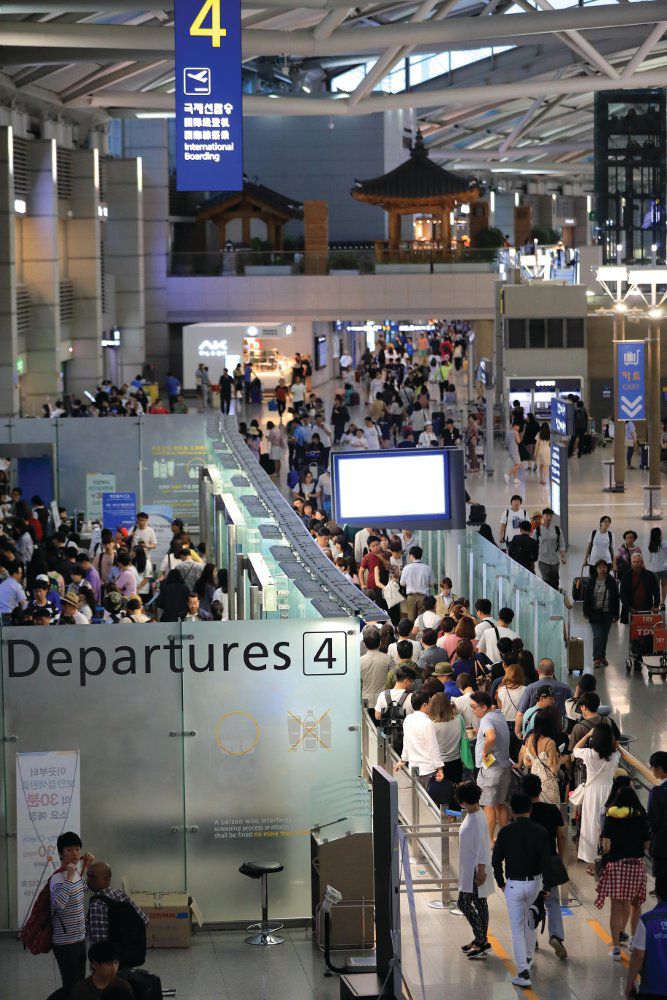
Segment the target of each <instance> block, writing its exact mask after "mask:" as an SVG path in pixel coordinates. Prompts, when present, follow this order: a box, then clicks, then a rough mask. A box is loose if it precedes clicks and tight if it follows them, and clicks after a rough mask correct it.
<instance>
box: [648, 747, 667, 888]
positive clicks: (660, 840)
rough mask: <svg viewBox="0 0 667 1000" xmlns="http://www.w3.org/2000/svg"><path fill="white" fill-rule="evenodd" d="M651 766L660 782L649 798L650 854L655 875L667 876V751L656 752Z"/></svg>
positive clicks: (652, 757)
mask: <svg viewBox="0 0 667 1000" xmlns="http://www.w3.org/2000/svg"><path fill="white" fill-rule="evenodd" d="M649 765H650V767H651V770H652V771H653V774H654V776H655V778H656V779H657V780H658V781H659V782H660V784H659V785H656V786H655V788H652V789H651V791H650V792H649V796H648V821H649V826H650V828H651V847H650V853H651V858H652V859H653V874H654V875H655V877H656V878H657V877H658V876H659V875H667V751H666V750H656V752H655V753H652V754H651V756H650V758H649Z"/></svg>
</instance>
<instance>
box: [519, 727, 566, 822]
mask: <svg viewBox="0 0 667 1000" xmlns="http://www.w3.org/2000/svg"><path fill="white" fill-rule="evenodd" d="M557 737H558V731H557V729H556V723H555V719H554V713H553V712H552V711H551V709H548V708H539V709H538V710H537V712H536V713H535V724H534V726H533V729H532V731H531V733H530V734H529V735H528V736H527V737H526V742H525V743H524V745H523V746H522V748H521V752H520V754H519V765H522V764H523V765H525V766H526V767H527V768H529V769H530V771H531V773H532V774H535V775H537V777H538V778H539V779H540V781H541V782H542V791H541V792H540V802H550V803H551V804H552V805H554V806H559V805H560V787H559V785H558V769H559V767H560V756H559V753H558V746H557V743H556V740H557Z"/></svg>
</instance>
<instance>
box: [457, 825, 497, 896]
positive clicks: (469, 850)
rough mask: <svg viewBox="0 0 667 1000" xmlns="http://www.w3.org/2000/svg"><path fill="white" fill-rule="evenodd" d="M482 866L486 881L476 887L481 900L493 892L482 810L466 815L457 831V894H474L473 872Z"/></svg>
mask: <svg viewBox="0 0 667 1000" xmlns="http://www.w3.org/2000/svg"><path fill="white" fill-rule="evenodd" d="M478 865H484V866H485V871H486V880H485V881H484V882H483V883H482V885H480V886H478V887H477V894H478V896H480V897H481V898H482V899H485V898H486V897H487V896H490V895H491V893H492V892H494V883H493V870H492V868H491V842H490V840H489V828H488V824H487V822H486V817H485V815H484V810H483V809H478V810H476V811H475V812H473V813H468V812H467V813H466V815H465V818H464V820H463V822H462V823H461V829H460V830H459V892H474V886H475V871H476V869H477V866H478Z"/></svg>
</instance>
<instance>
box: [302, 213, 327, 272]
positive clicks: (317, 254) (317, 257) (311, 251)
mask: <svg viewBox="0 0 667 1000" xmlns="http://www.w3.org/2000/svg"><path fill="white" fill-rule="evenodd" d="M303 232H304V246H305V253H306V262H305V263H306V274H326V273H327V271H328V268H329V205H328V203H327V202H326V201H305V202H304V203H303Z"/></svg>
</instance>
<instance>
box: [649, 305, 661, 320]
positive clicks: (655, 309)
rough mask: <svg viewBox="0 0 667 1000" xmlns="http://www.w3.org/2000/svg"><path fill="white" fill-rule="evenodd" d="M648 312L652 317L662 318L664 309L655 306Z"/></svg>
mask: <svg viewBox="0 0 667 1000" xmlns="http://www.w3.org/2000/svg"><path fill="white" fill-rule="evenodd" d="M648 314H649V316H650V317H651V319H660V318H661V316H662V309H658V307H657V306H653V307H652V308H651V309H649V311H648Z"/></svg>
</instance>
